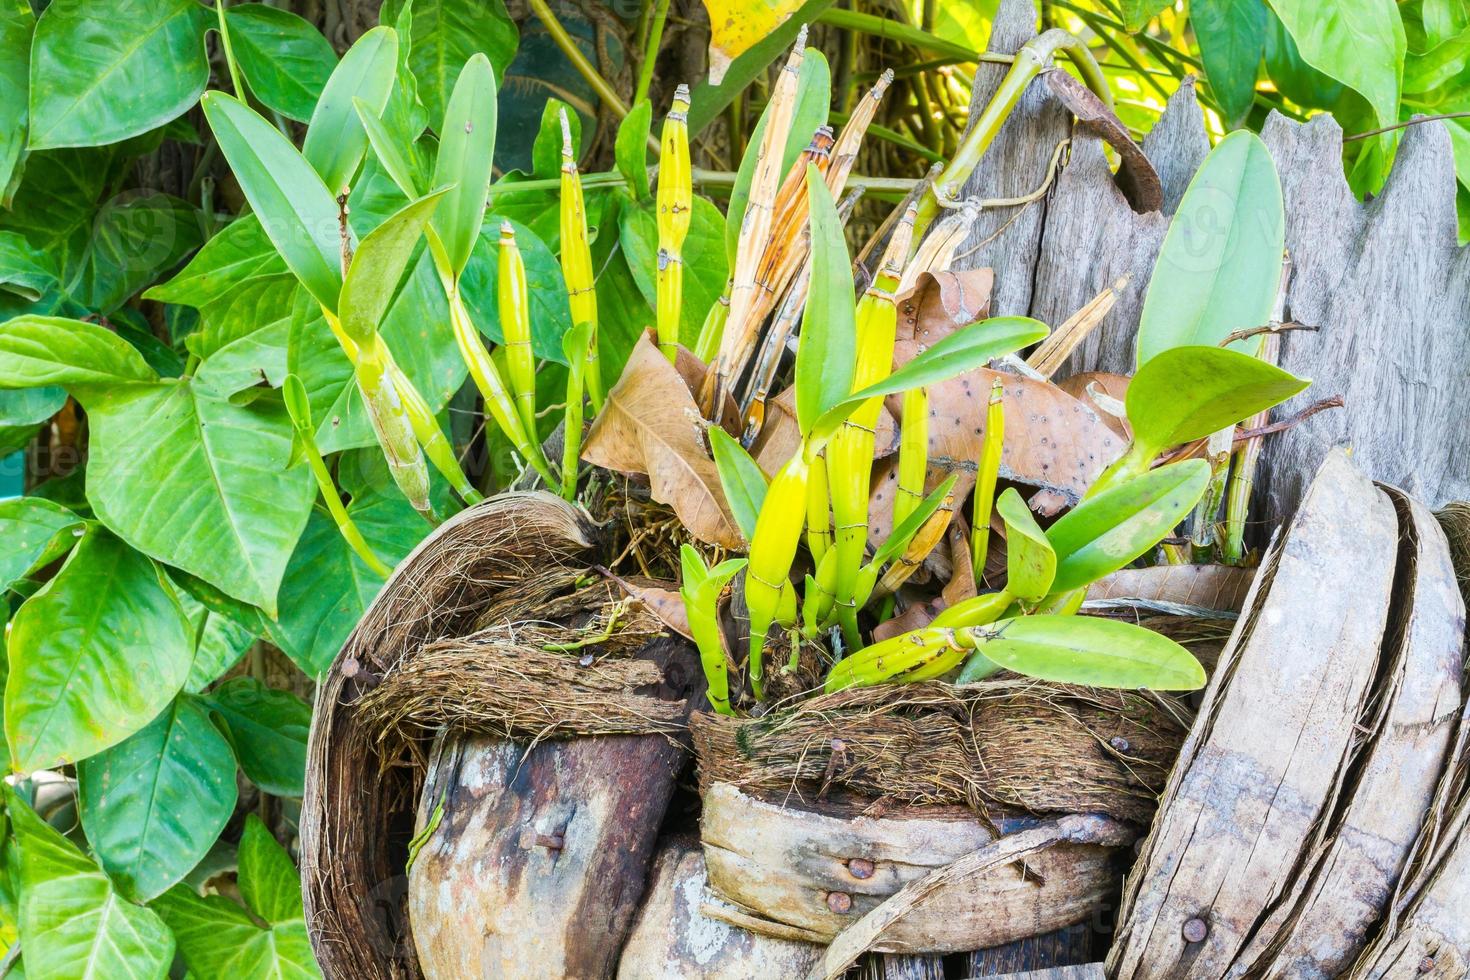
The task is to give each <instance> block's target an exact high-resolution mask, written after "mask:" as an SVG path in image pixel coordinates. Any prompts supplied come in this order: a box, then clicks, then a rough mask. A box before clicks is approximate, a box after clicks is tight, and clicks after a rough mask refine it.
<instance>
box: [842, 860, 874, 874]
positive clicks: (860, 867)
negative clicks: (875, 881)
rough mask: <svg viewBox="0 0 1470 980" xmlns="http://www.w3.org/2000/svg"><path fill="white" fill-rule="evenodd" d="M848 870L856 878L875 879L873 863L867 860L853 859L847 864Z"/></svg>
mask: <svg viewBox="0 0 1470 980" xmlns="http://www.w3.org/2000/svg"><path fill="white" fill-rule="evenodd" d="M847 870H848V872H849V873H851V874H852V876H853V877H854V878H871V877H873V862H872V861H869V860H868V859H867V858H853V859H852V860H850V861H848V862H847Z"/></svg>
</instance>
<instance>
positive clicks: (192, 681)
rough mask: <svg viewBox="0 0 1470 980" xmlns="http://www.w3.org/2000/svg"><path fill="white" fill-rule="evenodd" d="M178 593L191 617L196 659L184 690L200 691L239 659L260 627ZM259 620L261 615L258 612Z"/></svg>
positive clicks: (182, 592) (252, 641) (190, 596)
mask: <svg viewBox="0 0 1470 980" xmlns="http://www.w3.org/2000/svg"><path fill="white" fill-rule="evenodd" d="M195 581H196V582H197V579H196V580H195ZM178 595H179V601H180V602H181V603H182V604H183V607H184V615H185V616H187V617H188V618H189V632H190V633H191V634H192V635H193V637H194V659H193V661H192V662H191V663H190V665H189V679H188V680H186V681H185V682H184V690H185V691H187V692H188V693H190V694H198V693H199V692H200V691H203V690H204V689H205V688H206V687H208V686H209V685H210V684H213V683H214V682H215V681H217V680H219V679H220V678H221V677H222V676H224V674H225V672H226V671H227V670H229V669H230V668H231V667H233V666H235V664H237V663H239V662H240V658H241V657H243V656H245V651H247V650H249V649H250V645H251V644H252V643H254V642H255V637H256V631H257V629H258V628H259V627H258V626H257V625H246V624H245V623H243V622H241V621H240V620H238V619H236V618H234V617H233V616H231V615H229V614H227V613H224V612H220V611H217V610H215V609H211V608H209V607H208V606H206V605H204V603H202V602H200V601H199V600H198V599H196V598H195V597H194V596H193V595H192V594H191V593H189V592H187V591H184V590H183V589H180V590H178ZM258 622H259V614H257V615H256V623H258Z"/></svg>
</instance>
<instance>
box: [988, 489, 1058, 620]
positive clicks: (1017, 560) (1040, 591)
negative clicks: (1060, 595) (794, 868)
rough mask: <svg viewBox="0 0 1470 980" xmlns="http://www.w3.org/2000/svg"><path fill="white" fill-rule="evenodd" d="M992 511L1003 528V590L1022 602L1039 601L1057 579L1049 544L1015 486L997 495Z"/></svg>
mask: <svg viewBox="0 0 1470 980" xmlns="http://www.w3.org/2000/svg"><path fill="white" fill-rule="evenodd" d="M995 512H996V513H997V514H999V515H1000V519H1001V520H1003V521H1005V525H1006V591H1007V592H1009V593H1010V594H1011V595H1013V596H1015V597H1016V598H1017V599H1019V600H1021V601H1022V602H1040V601H1041V600H1042V599H1044V598H1046V595H1047V593H1049V592H1051V588H1052V582H1053V581H1054V579H1055V577H1056V571H1057V555H1056V552H1055V551H1053V550H1052V546H1051V541H1049V540H1048V539H1047V536H1046V534H1045V532H1043V531H1042V530H1041V527H1040V525H1038V524H1037V523H1036V518H1035V517H1033V516H1032V514H1031V508H1029V507H1027V506H1026V501H1024V500H1022V499H1021V495H1020V494H1019V493H1017V492H1016V488H1015V487H1008V488H1006V491H1005V492H1004V493H1002V494H1001V495H1000V497H999V498H998V499H997V500H996V502H995Z"/></svg>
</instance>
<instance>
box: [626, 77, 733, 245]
mask: <svg viewBox="0 0 1470 980" xmlns="http://www.w3.org/2000/svg"><path fill="white" fill-rule="evenodd" d="M652 127H653V103H651V102H649V101H648V100H647V99H644V100H643V101H642V102H639V103H638V104H637V105H635V106H634V107H633V108H632V109H630V110H629V111H628V114H627V115H626V116H624V117H623V121H622V122H620V123H618V137H617V140H616V141H615V143H614V147H613V151H614V155H615V157H616V159H617V164H618V172H619V173H621V174H622V175H623V177H624V179H626V180H627V181H628V191H629V193H631V194H632V195H633V199H634V200H637V201H641V200H643V199H644V198H645V197H647V196H648V134H649V133H650V132H651V131H652ZM720 227H721V231H720V235H721V240H722V241H723V237H724V218H723V217H722V218H721V219H720Z"/></svg>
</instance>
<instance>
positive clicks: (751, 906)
mask: <svg viewBox="0 0 1470 980" xmlns="http://www.w3.org/2000/svg"><path fill="white" fill-rule="evenodd" d="M782 802H785V803H786V804H787V805H785V806H782V805H778V804H777V803H774V802H767V801H763V800H760V799H756V798H755V797H752V796H748V795H746V794H744V793H742V792H740V791H739V790H737V789H735V788H734V787H732V786H730V785H728V784H724V783H717V784H714V785H712V786H710V787H709V788H708V789H707V791H706V792H705V796H704V814H703V817H702V821H701V838H702V840H703V842H704V850H705V860H706V864H707V867H708V872H709V882H710V887H711V888H712V889H713V890H714V891H715V892H716V894H718V895H720V896H721V897H722V898H724V899H726V900H727V901H729V902H731V903H732V904H734V905H736V906H739V907H741V908H743V909H745V910H747V911H748V912H749V913H750V915H749V916H748V917H747V920H746V923H745V924H746V925H747V926H748V927H749V928H753V929H756V930H764V931H768V932H771V933H773V934H776V935H786V936H793V935H801V936H805V937H807V938H809V939H810V940H812V941H815V942H829V941H831V940H832V938H833V937H834V936H836V935H837V934H838V933H840V932H842V931H843V930H845V929H847V928H849V927H850V926H851V925H853V924H854V923H856V922H858V921H859V920H860V919H862V918H863V916H864V915H866V914H867V913H869V912H871V911H873V910H874V909H876V908H878V907H879V906H880V905H882V904H883V903H884V902H885V901H886V900H887V899H888V898H890V897H891V896H893V895H894V894H896V893H897V892H898V891H899V890H900V889H901V888H902V887H903V886H904V885H907V884H909V883H910V882H914V881H917V880H919V879H921V878H924V877H925V876H927V875H928V874H930V873H931V872H934V871H936V870H938V869H942V868H946V867H948V866H949V865H951V864H952V863H953V862H955V861H957V860H959V859H961V858H963V857H966V856H967V855H971V854H974V853H975V852H977V851H980V850H982V849H984V848H986V847H988V846H989V845H991V844H993V843H995V838H994V835H993V834H992V832H991V831H990V830H989V829H987V825H986V824H984V823H982V822H981V821H980V820H978V819H977V818H976V817H975V816H974V814H972V813H970V812H969V811H965V810H960V809H957V808H948V807H928V808H924V809H923V810H920V811H913V810H910V811H904V810H902V809H895V810H890V811H889V812H888V813H887V814H885V815H884V816H881V817H872V816H863V815H861V814H856V813H842V812H841V811H840V810H838V809H837V808H833V807H821V808H820V809H814V808H811V807H807V806H802V805H799V801H797V800H795V799H792V800H789V801H782ZM1034 823H1035V821H1016V820H1010V819H1005V818H1002V819H999V820H998V821H997V824H998V826H999V827H1000V829H1001V830H1002V832H1003V833H1006V834H1011V833H1016V834H1021V833H1023V832H1024V831H1026V830H1028V829H1029V828H1030V827H1031V826H1032V825H1033V824H1034ZM1048 844H1049V846H1046V847H1045V848H1044V849H1041V850H1039V851H1038V853H1035V854H1033V855H1030V856H1028V857H1026V860H1025V866H1024V867H1023V866H1022V865H1020V864H1017V863H1008V864H1005V865H1003V866H998V867H995V868H992V869H988V870H986V871H985V872H984V873H983V874H979V875H976V876H973V877H968V878H966V879H964V880H960V881H956V882H953V883H949V884H946V885H945V886H944V887H943V888H942V889H939V890H937V891H935V892H933V893H932V894H930V895H928V896H927V898H926V901H925V903H924V905H923V907H922V908H920V909H918V910H917V911H915V912H914V913H913V914H912V915H909V916H906V917H904V918H902V919H900V920H898V921H896V922H894V923H893V924H892V926H891V927H890V928H887V929H885V930H883V932H882V933H881V935H880V936H879V937H878V938H877V939H876V941H875V942H874V943H873V944H872V946H871V948H872V949H875V950H877V951H879V952H897V953H915V952H925V953H949V952H958V951H963V950H969V949H974V948H976V947H985V946H995V945H999V944H1001V943H1006V942H1010V941H1012V940H1015V939H1019V938H1021V937H1023V936H1029V935H1033V934H1035V933H1036V932H1046V931H1050V930H1053V929H1057V928H1060V927H1062V926H1065V925H1070V924H1071V923H1073V922H1078V921H1081V920H1084V919H1087V918H1088V917H1090V916H1091V915H1093V914H1094V913H1095V912H1097V911H1098V910H1099V909H1101V908H1102V907H1103V905H1104V904H1105V903H1106V902H1107V901H1108V900H1109V897H1110V895H1111V893H1112V890H1113V888H1114V887H1115V886H1116V878H1115V877H1114V870H1113V868H1112V867H1111V864H1110V856H1111V855H1112V854H1113V853H1114V852H1115V851H1116V849H1117V845H1116V844H1113V845H1111V846H1099V845H1096V844H1080V843H1070V842H1066V843H1058V842H1057V841H1055V840H1053V841H1049V842H1048ZM866 948H867V947H865V948H863V949H858V950H857V951H856V953H854V955H856V954H857V953H862V952H864V951H865V949H866Z"/></svg>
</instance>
